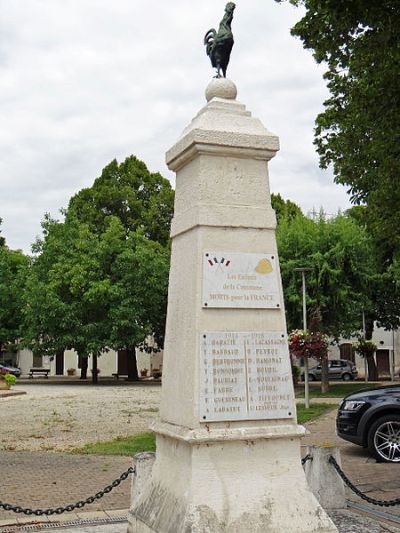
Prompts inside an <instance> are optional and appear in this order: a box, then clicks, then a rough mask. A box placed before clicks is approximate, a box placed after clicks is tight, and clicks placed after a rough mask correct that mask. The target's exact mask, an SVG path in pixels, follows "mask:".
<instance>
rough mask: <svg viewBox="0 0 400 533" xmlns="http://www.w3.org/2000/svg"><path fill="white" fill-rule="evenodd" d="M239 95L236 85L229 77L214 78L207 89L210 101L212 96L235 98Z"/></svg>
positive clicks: (207, 96)
mask: <svg viewBox="0 0 400 533" xmlns="http://www.w3.org/2000/svg"><path fill="white" fill-rule="evenodd" d="M236 96H237V89H236V85H235V84H234V83H233V81H231V80H228V78H213V79H212V80H211V81H210V83H209V84H208V86H207V89H206V99H207V102H209V101H210V100H211V99H212V98H215V97H217V98H226V99H227V100H235V98H236Z"/></svg>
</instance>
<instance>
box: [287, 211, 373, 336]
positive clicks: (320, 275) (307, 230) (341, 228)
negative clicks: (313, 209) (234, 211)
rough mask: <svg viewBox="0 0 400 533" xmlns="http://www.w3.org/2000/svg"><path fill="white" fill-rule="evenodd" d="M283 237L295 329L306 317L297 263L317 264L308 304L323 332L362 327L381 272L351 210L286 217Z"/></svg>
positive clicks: (343, 333)
mask: <svg viewBox="0 0 400 533" xmlns="http://www.w3.org/2000/svg"><path fill="white" fill-rule="evenodd" d="M277 243H278V250H279V254H280V261H281V271H282V281H283V287H284V293H285V302H286V310H287V318H288V324H289V329H296V326H298V325H299V324H300V323H301V312H302V301H301V298H302V292H301V278H300V276H299V275H298V273H296V272H295V271H294V268H297V267H310V268H312V269H313V270H312V272H311V273H310V274H309V275H308V277H307V296H308V303H307V307H308V310H309V315H310V317H311V319H313V320H314V322H315V323H316V324H318V327H319V328H320V329H321V331H322V332H323V333H326V334H328V335H329V336H331V337H333V338H339V337H340V336H348V335H350V334H351V333H353V332H354V331H356V330H358V329H360V327H361V317H362V311H363V309H365V308H366V307H367V306H370V298H369V284H370V281H371V278H372V276H373V274H374V272H375V270H374V266H375V265H374V257H373V255H372V253H371V245H370V240H369V238H368V235H367V234H366V232H365V231H364V230H363V229H362V228H360V227H359V226H358V225H357V223H356V222H355V221H354V220H352V219H351V218H350V217H348V216H346V215H338V216H336V217H334V218H332V219H326V217H325V215H324V214H323V213H321V214H320V215H319V217H317V218H316V219H315V220H313V219H310V218H306V217H296V218H294V219H293V220H292V221H288V220H287V219H283V220H282V221H281V222H280V224H279V225H278V228H277ZM309 322H311V321H309Z"/></svg>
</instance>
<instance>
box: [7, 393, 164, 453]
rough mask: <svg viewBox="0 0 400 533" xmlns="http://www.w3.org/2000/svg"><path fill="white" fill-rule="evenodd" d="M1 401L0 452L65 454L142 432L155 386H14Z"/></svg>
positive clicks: (153, 405) (154, 407)
mask: <svg viewBox="0 0 400 533" xmlns="http://www.w3.org/2000/svg"><path fill="white" fill-rule="evenodd" d="M16 389H17V390H18V391H25V392H26V394H25V395H22V396H14V397H10V398H2V399H1V410H0V420H1V427H2V428H7V429H6V431H3V430H2V431H1V433H0V450H2V451H22V450H24V451H70V450H71V449H74V448H77V447H80V446H83V445H84V444H87V443H93V442H98V441H105V440H111V439H114V438H116V437H119V436H128V435H135V434H137V433H143V432H144V431H147V430H148V427H149V423H150V422H151V421H152V420H153V419H154V418H155V417H156V416H157V413H158V407H159V401H160V392H161V388H160V387H159V386H156V385H154V386H152V385H151V386H146V387H144V386H121V385H119V386H115V387H113V386H88V387H84V386H72V385H19V386H18V387H17V388H16Z"/></svg>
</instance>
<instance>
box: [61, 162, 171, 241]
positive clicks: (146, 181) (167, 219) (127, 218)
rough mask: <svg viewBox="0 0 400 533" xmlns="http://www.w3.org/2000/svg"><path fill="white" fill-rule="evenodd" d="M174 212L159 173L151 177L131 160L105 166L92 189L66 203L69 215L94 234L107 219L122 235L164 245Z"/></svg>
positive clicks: (168, 187)
mask: <svg viewBox="0 0 400 533" xmlns="http://www.w3.org/2000/svg"><path fill="white" fill-rule="evenodd" d="M173 208H174V191H173V189H172V188H171V185H170V183H169V181H168V180H167V179H165V178H163V177H162V176H161V175H160V174H159V173H151V172H149V170H148V169H147V167H146V165H145V164H144V163H143V162H142V161H140V160H139V159H137V158H136V157H135V156H133V155H132V156H130V157H128V158H126V159H125V161H124V162H123V163H120V164H118V162H117V161H116V160H115V159H114V160H113V161H111V163H110V164H109V165H107V166H106V167H105V168H104V169H103V171H102V173H101V176H100V177H99V178H97V179H96V180H95V181H94V184H93V186H92V187H90V188H87V189H82V190H81V191H79V192H78V193H77V194H76V195H75V196H73V197H72V198H71V200H70V202H69V207H68V212H67V219H68V217H69V216H70V215H72V216H75V217H77V218H78V219H79V220H81V221H82V222H85V223H87V224H89V226H90V227H91V229H92V230H93V231H95V232H102V231H104V229H105V226H106V221H107V218H108V217H109V216H115V217H118V218H119V220H120V221H121V224H122V225H123V227H124V228H125V230H126V232H127V233H128V232H132V231H133V232H136V231H140V232H142V233H143V235H144V236H145V237H147V238H148V239H150V240H153V241H157V242H159V243H160V244H163V245H167V244H168V242H169V231H170V224H171V219H172V215H173Z"/></svg>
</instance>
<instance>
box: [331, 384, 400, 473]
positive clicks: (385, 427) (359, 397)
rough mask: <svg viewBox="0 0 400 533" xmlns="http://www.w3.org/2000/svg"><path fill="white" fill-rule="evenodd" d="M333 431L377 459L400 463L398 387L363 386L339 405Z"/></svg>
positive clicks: (399, 394)
mask: <svg viewBox="0 0 400 533" xmlns="http://www.w3.org/2000/svg"><path fill="white" fill-rule="evenodd" d="M336 432H337V434H338V436H339V437H341V438H342V439H345V440H348V441H350V442H353V443H354V444H358V445H359V446H364V447H365V448H367V447H368V449H369V450H370V451H371V453H372V454H373V455H374V456H375V457H376V459H377V460H378V461H382V462H387V463H400V386H387V387H378V388H376V389H363V390H360V391H358V392H354V393H352V394H349V395H348V396H346V398H344V400H343V401H342V403H341V404H340V407H339V410H338V413H337V417H336Z"/></svg>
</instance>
